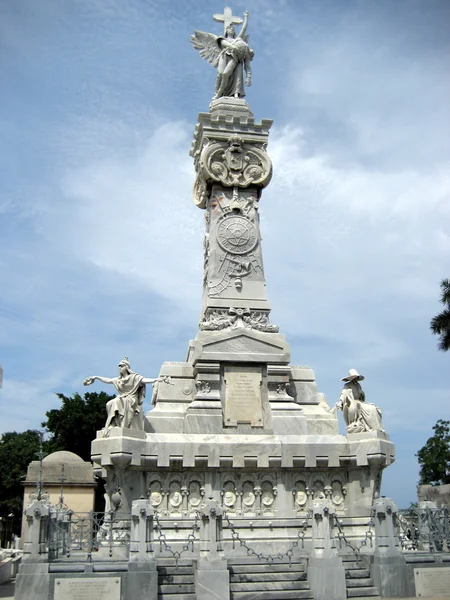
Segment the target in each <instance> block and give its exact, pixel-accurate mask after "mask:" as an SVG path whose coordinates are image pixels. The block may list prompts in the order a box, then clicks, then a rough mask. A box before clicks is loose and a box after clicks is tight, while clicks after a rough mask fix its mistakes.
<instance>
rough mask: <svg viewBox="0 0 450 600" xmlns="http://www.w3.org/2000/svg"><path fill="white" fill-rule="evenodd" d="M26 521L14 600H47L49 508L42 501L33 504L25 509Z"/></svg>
mask: <svg viewBox="0 0 450 600" xmlns="http://www.w3.org/2000/svg"><path fill="white" fill-rule="evenodd" d="M25 519H26V527H25V532H24V544H23V560H22V564H21V565H20V567H19V572H18V574H17V579H16V588H15V596H14V597H15V599H16V600H28V599H29V598H31V597H33V598H48V596H49V591H50V573H49V568H48V520H49V507H48V505H47V504H46V503H45V502H43V501H42V500H38V501H36V502H33V504H31V505H30V506H29V507H28V508H27V509H25ZM30 594H31V595H30Z"/></svg>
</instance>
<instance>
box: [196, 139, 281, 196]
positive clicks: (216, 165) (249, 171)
mask: <svg viewBox="0 0 450 600" xmlns="http://www.w3.org/2000/svg"><path fill="white" fill-rule="evenodd" d="M199 175H200V177H201V178H203V180H205V181H206V182H217V183H221V184H222V185H224V186H226V187H244V188H245V187H248V186H249V185H255V186H259V187H266V186H267V185H268V184H269V182H270V179H271V177H272V161H271V160H270V158H269V155H268V154H267V152H266V151H265V149H264V147H263V148H260V147H258V146H256V145H255V144H251V143H245V142H244V140H243V139H242V138H241V137H239V136H238V135H236V134H234V135H232V136H231V137H230V138H229V140H228V143H227V142H209V143H208V144H207V145H206V146H205V147H204V148H203V151H202V153H201V156H200V163H199ZM197 196H198V197H199V196H200V195H199V194H198V193H197ZM198 205H199V206H200V203H198Z"/></svg>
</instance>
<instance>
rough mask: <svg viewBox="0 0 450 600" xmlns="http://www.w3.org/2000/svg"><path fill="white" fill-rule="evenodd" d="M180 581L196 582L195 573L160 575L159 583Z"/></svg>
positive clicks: (176, 582)
mask: <svg viewBox="0 0 450 600" xmlns="http://www.w3.org/2000/svg"><path fill="white" fill-rule="evenodd" d="M178 583H190V584H192V585H193V584H194V575H193V574H192V572H191V573H190V575H175V574H174V575H158V584H159V585H161V584H166V585H167V584H178Z"/></svg>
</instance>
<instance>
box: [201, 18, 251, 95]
mask: <svg viewBox="0 0 450 600" xmlns="http://www.w3.org/2000/svg"><path fill="white" fill-rule="evenodd" d="M234 22H241V19H236V18H235V19H234ZM247 24H248V11H246V12H245V13H244V22H243V24H242V28H241V31H240V32H239V34H238V35H237V36H236V31H235V29H234V25H233V20H230V21H229V22H228V23H227V22H225V33H224V35H223V36H217V35H214V34H213V33H205V32H204V31H195V32H194V34H193V35H192V36H191V42H192V45H193V46H194V48H195V49H196V50H199V52H200V56H201V57H202V58H204V59H205V60H207V61H208V62H210V63H211V64H212V65H213V67H217V79H216V93H215V94H214V96H213V100H216V99H217V98H222V97H223V96H227V97H234V98H243V97H244V96H245V88H244V70H245V73H246V79H245V84H246V85H248V86H250V85H251V78H252V71H251V67H250V62H251V61H252V60H253V56H254V52H253V50H251V49H250V48H249V47H248V44H247V41H248V36H246V35H245V32H246V30H247Z"/></svg>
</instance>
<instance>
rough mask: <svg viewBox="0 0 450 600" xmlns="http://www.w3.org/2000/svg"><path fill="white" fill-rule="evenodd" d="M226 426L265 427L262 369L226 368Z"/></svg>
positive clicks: (238, 366)
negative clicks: (246, 424)
mask: <svg viewBox="0 0 450 600" xmlns="http://www.w3.org/2000/svg"><path fill="white" fill-rule="evenodd" d="M224 379H225V426H227V425H228V426H230V427H233V426H234V427H236V426H237V425H238V423H250V425H251V426H252V427H263V413H262V398H261V383H262V373H261V368H260V367H248V366H245V365H232V366H227V367H225V375H224Z"/></svg>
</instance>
